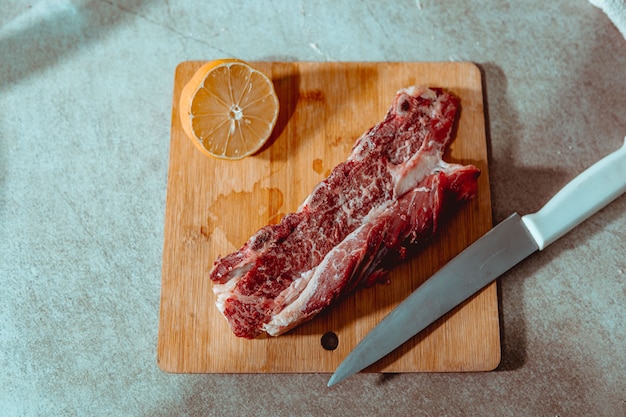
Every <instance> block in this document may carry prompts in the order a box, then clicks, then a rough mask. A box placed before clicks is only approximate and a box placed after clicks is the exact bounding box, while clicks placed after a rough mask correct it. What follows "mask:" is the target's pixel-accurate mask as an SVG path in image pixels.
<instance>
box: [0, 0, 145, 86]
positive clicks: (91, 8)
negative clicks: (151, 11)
mask: <svg viewBox="0 0 626 417" xmlns="http://www.w3.org/2000/svg"><path fill="white" fill-rule="evenodd" d="M44 3H45V4H44ZM148 3H150V0H129V1H127V2H124V5H123V6H120V5H115V4H113V3H109V2H103V1H95V0H88V1H77V2H71V3H70V2H65V4H61V5H58V4H52V5H50V4H48V3H47V2H35V3H34V5H30V6H25V7H24V10H23V11H22V12H21V14H19V15H18V16H16V17H15V18H13V19H12V20H10V21H9V22H7V23H5V24H4V25H3V27H0V89H4V88H7V86H9V85H11V84H14V83H16V82H19V81H21V80H24V79H27V78H29V77H30V76H31V75H32V74H34V73H37V72H41V71H44V70H45V69H46V68H48V67H50V66H52V65H55V64H56V63H57V62H59V61H60V60H61V59H63V58H64V57H65V56H67V55H69V54H72V53H76V52H78V51H79V50H80V49H82V48H88V47H89V45H90V44H92V43H94V42H97V41H98V40H99V39H101V38H102V37H104V36H105V35H106V33H107V32H109V31H110V29H111V27H113V26H115V25H119V24H120V23H123V22H124V21H127V20H129V19H133V18H134V17H135V16H136V15H137V14H138V12H137V11H138V10H141V9H142V8H144V7H146V5H147V4H148Z"/></svg>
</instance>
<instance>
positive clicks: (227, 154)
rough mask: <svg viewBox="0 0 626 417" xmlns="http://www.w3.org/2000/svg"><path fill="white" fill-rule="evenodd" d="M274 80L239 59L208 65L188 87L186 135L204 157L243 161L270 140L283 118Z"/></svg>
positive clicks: (183, 112)
mask: <svg viewBox="0 0 626 417" xmlns="http://www.w3.org/2000/svg"><path fill="white" fill-rule="evenodd" d="M278 108H279V105H278V96H277V95H276V91H275V90H274V85H273V84H272V81H271V80H270V79H269V78H268V77H267V76H266V75H265V74H263V73H262V72H260V71H258V70H256V69H254V68H252V67H251V66H250V65H249V64H248V63H246V62H244V61H241V60H239V59H234V58H229V59H221V60H217V61H211V62H208V63H206V64H204V65H203V66H202V67H200V69H198V71H197V72H196V73H195V74H194V76H193V77H191V79H190V80H189V82H188V83H187V84H186V85H185V87H183V90H182V92H181V96H180V120H181V123H182V127H183V131H184V132H185V133H186V134H187V136H189V138H190V139H191V140H192V141H193V143H194V144H195V145H196V146H197V147H198V149H200V151H202V153H204V154H206V155H210V156H214V157H217V158H224V159H241V158H244V157H246V156H248V155H252V154H253V153H255V152H256V151H258V150H259V149H261V147H262V146H263V145H264V144H265V143H266V142H267V140H268V139H269V137H270V135H271V134H272V130H273V129H274V125H275V124H276V119H277V118H278Z"/></svg>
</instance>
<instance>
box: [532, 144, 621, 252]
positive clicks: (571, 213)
mask: <svg viewBox="0 0 626 417" xmlns="http://www.w3.org/2000/svg"><path fill="white" fill-rule="evenodd" d="M624 191H626V138H624V145H622V147H621V148H620V149H618V150H617V151H615V152H613V153H611V154H609V155H607V156H605V157H604V158H602V159H601V160H599V161H598V162H596V163H595V164H593V165H592V166H591V167H589V168H587V169H586V170H585V171H583V172H582V173H581V174H580V175H578V176H577V177H576V178H574V179H573V180H572V181H570V182H569V183H568V184H567V185H566V186H565V187H563V188H562V189H561V190H560V191H559V192H558V193H556V195H555V196H554V197H552V198H551V199H550V201H548V203H547V204H546V205H545V206H543V207H542V208H541V210H539V211H538V212H536V213H533V214H528V215H526V216H523V217H522V221H523V222H524V225H525V226H526V228H527V229H528V231H529V232H530V234H531V235H532V237H533V239H535V242H537V246H538V247H539V250H543V248H545V247H546V246H548V245H549V244H551V243H552V242H554V241H555V240H557V239H558V238H560V237H561V236H563V235H564V234H565V233H567V232H569V231H570V230H572V229H573V228H574V227H576V226H578V225H579V224H580V223H582V222H583V221H584V220H586V219H587V218H588V217H589V216H591V215H592V214H594V213H595V212H597V211H598V210H600V209H601V208H602V207H604V206H606V205H607V204H609V203H610V202H611V201H613V200H615V199H616V198H617V197H619V196H620V195H622V194H623V193H624Z"/></svg>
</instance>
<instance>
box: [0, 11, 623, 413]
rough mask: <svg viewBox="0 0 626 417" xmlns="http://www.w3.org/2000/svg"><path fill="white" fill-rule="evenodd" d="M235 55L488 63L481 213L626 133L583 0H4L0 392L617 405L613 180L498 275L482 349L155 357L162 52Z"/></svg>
mask: <svg viewBox="0 0 626 417" xmlns="http://www.w3.org/2000/svg"><path fill="white" fill-rule="evenodd" d="M224 56H236V57H240V58H243V59H246V60H291V61H360V60H364V61H472V62H475V63H477V64H478V65H480V67H481V68H482V70H483V72H484V83H485V90H486V92H485V95H486V102H487V115H488V130H489V152H490V159H489V163H490V179H491V189H492V201H493V218H494V222H499V221H501V220H502V219H504V218H505V217H506V216H508V215H509V214H510V213H512V212H514V211H517V212H519V213H522V214H525V213H529V212H532V211H535V210H537V209H539V208H540V207H541V206H542V205H543V204H544V203H545V202H546V201H547V200H548V199H549V198H550V196H552V195H553V194H554V193H555V192H556V191H557V190H558V189H559V188H561V187H562V186H563V185H564V184H565V183H566V182H567V181H568V180H569V179H571V178H573V177H574V176H575V175H576V174H578V173H579V172H581V171H582V170H583V169H585V168H586V167H588V166H590V165H591V164H592V163H594V162H595V161H596V160H598V159H600V158H601V157H603V156H604V155H606V154H608V153H610V152H612V151H613V150H615V149H617V148H619V147H620V146H621V144H622V143H623V138H624V135H626V77H625V75H626V73H625V72H624V69H625V68H626V41H625V40H624V38H623V36H622V35H621V33H620V32H619V31H618V29H617V28H616V27H615V26H614V25H613V24H612V23H611V21H610V20H609V19H608V18H607V16H606V15H605V14H604V13H603V12H602V11H601V10H600V9H598V8H596V7H594V6H592V5H591V4H590V3H589V2H587V1H584V0H562V1H555V2H544V1H538V0H531V1H524V2H503V1H497V0H493V1H490V0H482V1H472V2H467V1H460V0H459V1H445V2H443V1H432V0H431V1H429V0H417V1H409V0H398V1H396V2H379V1H362V2H360V1H354V2H339V1H311V2H307V1H304V0H294V1H291V0H283V1H269V0H267V1H265V0H263V1H255V2H227V1H218V0H211V1H205V2H196V1H190V0H169V1H164V2H161V1H151V0H129V1H123V0H91V1H88V0H82V1H81V0H47V1H44V0H41V1H37V0H35V1H22V0H5V1H3V2H2V4H1V5H0V416H53V415H54V416H83V415H94V416H122V415H124V416H204V415H211V416H212V415H216V416H217V415H238V416H246V415H258V416H318V415H320V416H321V415H341V416H349V415H372V416H373V415H385V416H392V415H432V416H442V415H450V416H454V415H476V416H478V415H480V416H483V415H498V416H508V415H510V416H557V415H558V416H590V415H594V416H624V415H626V376H625V375H626V348H625V340H626V319H625V318H626V196H622V197H621V198H619V199H618V200H616V201H615V202H614V203H613V204H611V205H610V206H608V207H606V208H605V209H603V210H602V211H600V212H599V213H598V214H596V215H595V216H594V217H592V218H591V219H589V220H588V221H586V222H585V223H583V224H582V225H581V226H580V227H578V228H577V229H575V230H574V231H572V232H571V233H569V234H568V235H566V236H565V237H563V238H562V239H561V240H559V241H557V242H556V243H554V244H553V245H552V246H550V247H548V248H547V249H546V250H545V251H544V252H541V253H538V254H536V255H535V256H533V257H532V258H529V259H527V260H526V261H524V262H523V263H522V264H520V265H518V266H517V267H516V268H514V269H513V270H511V271H510V272H509V273H507V274H506V275H505V276H504V277H502V279H501V280H500V284H499V292H500V308H501V331H502V363H501V365H500V367H499V368H498V369H497V370H496V371H494V372H486V373H458V374H457V373H453V374H399V375H378V374H359V375H356V376H355V377H353V378H352V379H350V380H349V381H347V382H346V383H343V384H340V385H338V386H336V387H333V388H332V389H329V388H327V387H326V381H327V379H328V377H329V375H328V374H305V375H297V374H296V375H286V374H275V375H172V374H167V373H164V372H162V371H161V370H160V369H159V368H158V367H157V364H156V355H155V351H156V338H157V327H158V314H159V297H160V283H161V252H162V245H163V222H164V203H165V189H166V182H167V167H168V150H169V132H170V120H171V100H172V97H171V94H172V84H173V74H174V68H175V67H176V65H177V64H178V63H179V62H181V61H185V60H190V59H212V58H218V57H224Z"/></svg>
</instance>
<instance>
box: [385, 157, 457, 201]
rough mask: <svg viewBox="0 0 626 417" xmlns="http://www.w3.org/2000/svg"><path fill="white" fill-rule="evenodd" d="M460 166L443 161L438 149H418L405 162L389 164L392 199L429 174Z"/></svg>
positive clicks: (413, 186)
mask: <svg viewBox="0 0 626 417" xmlns="http://www.w3.org/2000/svg"><path fill="white" fill-rule="evenodd" d="M462 167H463V165H460V164H450V163H447V162H446V161H444V160H443V159H442V157H441V151H439V150H436V149H433V150H432V151H430V152H425V151H423V150H422V149H420V150H419V151H418V152H417V153H416V154H415V155H414V156H413V157H412V158H411V159H410V160H409V161H407V162H406V163H405V164H403V165H401V166H400V165H390V167H389V172H390V173H391V177H392V179H393V184H394V187H393V193H394V199H397V198H400V197H401V196H402V195H404V194H405V193H406V192H408V191H410V190H413V189H415V187H417V185H418V184H419V183H420V182H422V181H423V180H424V178H426V177H427V176H429V175H432V174H434V173H436V172H445V173H451V172H454V171H456V170H457V169H459V168H462Z"/></svg>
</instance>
